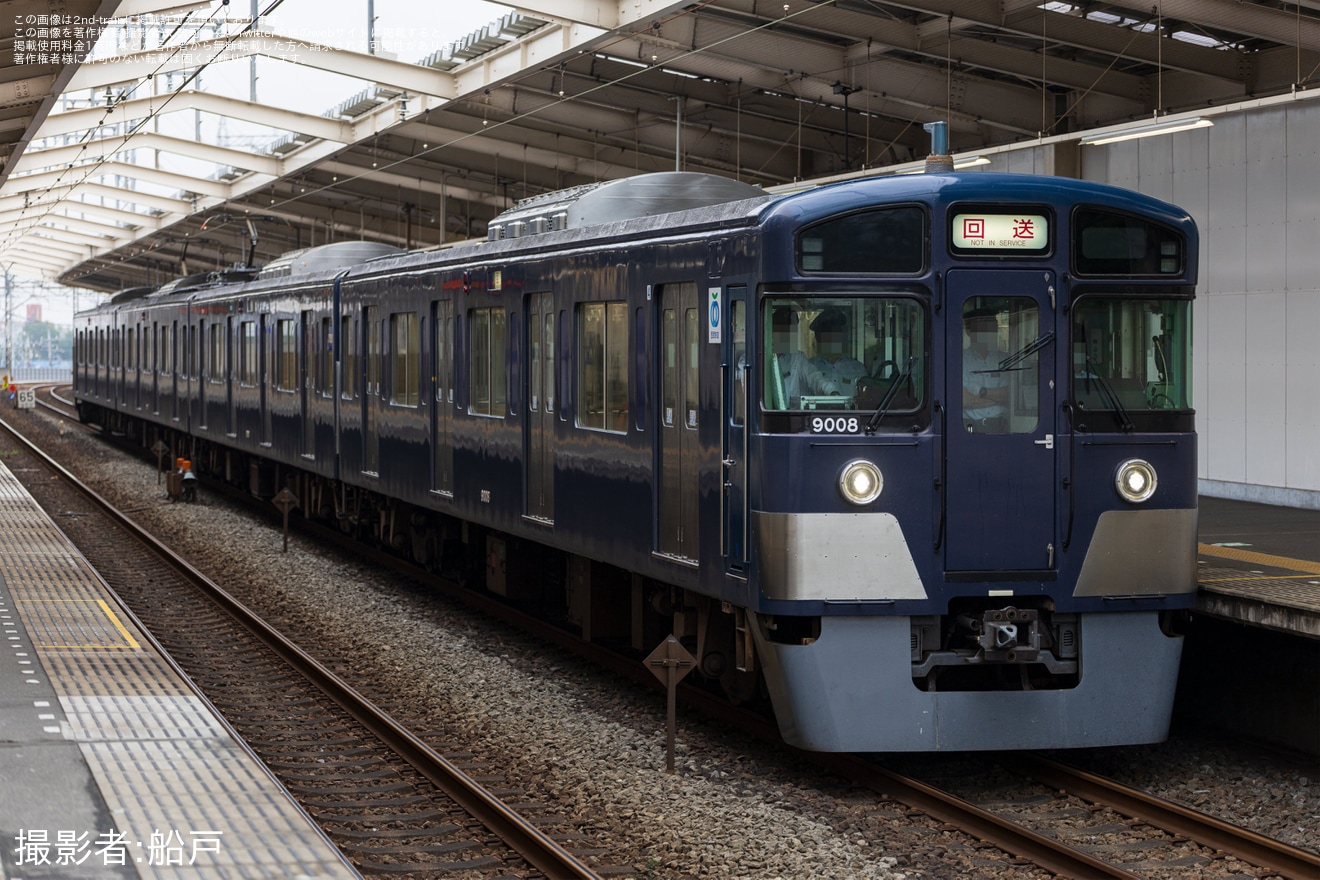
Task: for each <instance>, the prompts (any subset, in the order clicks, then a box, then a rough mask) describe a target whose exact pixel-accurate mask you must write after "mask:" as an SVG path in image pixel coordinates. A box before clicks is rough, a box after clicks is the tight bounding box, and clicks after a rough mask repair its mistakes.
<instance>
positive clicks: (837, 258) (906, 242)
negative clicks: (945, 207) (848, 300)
mask: <svg viewBox="0 0 1320 880" xmlns="http://www.w3.org/2000/svg"><path fill="white" fill-rule="evenodd" d="M926 225H927V223H926V212H925V211H924V210H923V209H922V208H920V207H918V206H916V205H906V206H898V207H892V208H882V209H878V210H874V211H858V212H856V213H853V214H844V215H843V216H840V217H832V218H830V219H829V220H825V221H823V222H821V223H817V224H815V225H813V226H808V227H807V228H805V229H803V230H802V233H801V234H800V235H799V236H798V241H797V263H798V269H799V271H801V272H802V273H803V274H813V273H829V274H852V273H863V272H864V273H867V274H877V273H880V274H885V275H917V274H919V273H920V272H921V271H922V269H923V268H925V265H926V242H927V241H928V240H929V238H930V236H929V235H927V234H926Z"/></svg>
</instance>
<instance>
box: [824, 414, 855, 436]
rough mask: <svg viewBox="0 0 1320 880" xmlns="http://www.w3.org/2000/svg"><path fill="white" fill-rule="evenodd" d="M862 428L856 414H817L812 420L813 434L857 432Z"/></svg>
mask: <svg viewBox="0 0 1320 880" xmlns="http://www.w3.org/2000/svg"><path fill="white" fill-rule="evenodd" d="M861 428H862V426H861V422H859V421H858V420H857V417H856V416H816V417H815V418H814V419H812V420H811V433H813V434H856V433H857V432H858V431H860V430H861Z"/></svg>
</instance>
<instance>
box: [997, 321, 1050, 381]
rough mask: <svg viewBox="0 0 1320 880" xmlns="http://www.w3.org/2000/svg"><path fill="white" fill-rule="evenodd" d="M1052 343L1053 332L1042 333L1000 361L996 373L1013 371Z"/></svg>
mask: <svg viewBox="0 0 1320 880" xmlns="http://www.w3.org/2000/svg"><path fill="white" fill-rule="evenodd" d="M1053 341H1054V331H1053V330H1051V331H1050V332H1048V333H1043V334H1041V335H1040V336H1037V337H1036V338H1035V339H1034V340H1032V341H1031V342H1028V343H1027V344H1026V345H1024V346H1023V347H1022V348H1020V349H1018V350H1017V351H1015V352H1013V354H1010V355H1009V356H1008V357H1006V358H1004V359H1003V360H1001V361H1000V362H999V370H998V371H997V372H1003V371H1004V370H1011V369H1013V367H1015V366H1017V365H1018V364H1020V363H1022V362H1023V361H1024V360H1026V359H1027V358H1029V357H1031V356H1032V355H1033V354H1035V353H1036V352H1038V351H1040V350H1041V349H1042V348H1044V347H1045V346H1047V345H1049V344H1050V343H1051V342H1053ZM987 372H990V371H987Z"/></svg>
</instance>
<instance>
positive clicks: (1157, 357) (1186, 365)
mask: <svg viewBox="0 0 1320 880" xmlns="http://www.w3.org/2000/svg"><path fill="white" fill-rule="evenodd" d="M1191 313H1192V304H1191V302H1190V301H1189V300H1175V299H1156V298H1149V299H1144V298H1143V299H1128V298H1121V299H1120V298H1117V297H1100V296H1088V297H1083V298H1081V299H1079V300H1078V301H1077V303H1076V304H1075V305H1074V306H1073V309H1072V383H1073V388H1072V398H1073V401H1074V402H1075V404H1076V406H1077V408H1078V409H1079V411H1081V412H1083V413H1085V412H1088V411H1090V412H1093V411H1097V410H1102V411H1103V410H1107V411H1110V412H1112V413H1113V415H1114V418H1115V421H1116V422H1117V423H1119V424H1120V425H1122V424H1126V423H1127V421H1128V418H1129V416H1131V415H1134V414H1139V413H1142V412H1143V411H1149V410H1182V411H1187V410H1190V409H1191V405H1192V382H1191V376H1192V344H1191V323H1192V322H1191ZM1105 424H1106V426H1107V424H1108V423H1105ZM1094 427H1099V426H1098V425H1095V426H1094Z"/></svg>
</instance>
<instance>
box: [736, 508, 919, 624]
mask: <svg viewBox="0 0 1320 880" xmlns="http://www.w3.org/2000/svg"><path fill="white" fill-rule="evenodd" d="M752 529H753V532H754V533H755V536H756V538H755V540H756V553H757V560H758V564H759V569H760V572H761V578H760V580H761V592H762V593H763V594H764V595H765V597H766V598H767V599H789V600H801V599H814V600H824V601H832V600H833V601H848V600H854V601H862V602H867V601H879V600H889V599H924V598H926V589H925V587H924V586H923V585H922V583H921V576H920V575H919V574H917V567H916V565H915V564H914V563H913V561H912V552H911V551H910V550H909V548H908V544H907V539H905V538H904V537H903V529H902V527H901V526H900V525H899V522H898V519H897V518H896V517H895V516H894V515H893V514H892V513H763V512H760V511H757V512H754V513H753V514H752Z"/></svg>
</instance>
